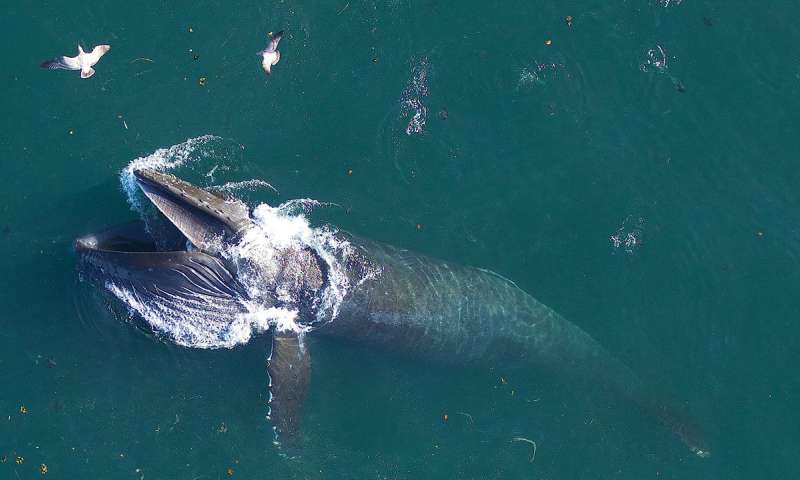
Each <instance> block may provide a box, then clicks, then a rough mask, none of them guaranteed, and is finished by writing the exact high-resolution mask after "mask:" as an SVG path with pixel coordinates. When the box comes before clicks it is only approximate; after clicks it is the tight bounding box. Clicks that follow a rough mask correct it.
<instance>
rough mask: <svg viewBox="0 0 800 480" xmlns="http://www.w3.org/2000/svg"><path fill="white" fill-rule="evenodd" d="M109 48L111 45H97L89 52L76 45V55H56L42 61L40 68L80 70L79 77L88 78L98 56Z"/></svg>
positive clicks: (92, 73)
mask: <svg viewBox="0 0 800 480" xmlns="http://www.w3.org/2000/svg"><path fill="white" fill-rule="evenodd" d="M109 50H111V45H98V46H96V47H94V48H93V49H92V52H91V53H86V52H84V51H83V47H81V46H80V45H78V56H77V57H56V58H54V59H52V60H47V61H46V62H42V68H46V69H48V70H58V69H64V70H80V71H81V78H89V77H91V76H92V75H94V68H92V66H93V65H94V64H95V63H97V62H99V61H100V57H102V56H103V55H105V53H106V52H107V51H109Z"/></svg>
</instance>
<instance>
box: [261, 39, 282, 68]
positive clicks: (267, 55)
mask: <svg viewBox="0 0 800 480" xmlns="http://www.w3.org/2000/svg"><path fill="white" fill-rule="evenodd" d="M281 38H283V31H280V32H278V33H276V34H275V35H272V37H271V38H270V41H269V44H268V45H267V48H265V49H264V50H262V51H260V52H258V55H261V68H263V69H264V72H265V73H266V74H267V75H269V74H271V73H272V66H273V65H275V64H276V63H278V62H279V61H280V59H281V52H279V51H278V43H279V42H280V41H281Z"/></svg>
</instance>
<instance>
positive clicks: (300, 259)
mask: <svg viewBox="0 0 800 480" xmlns="http://www.w3.org/2000/svg"><path fill="white" fill-rule="evenodd" d="M136 177H137V180H138V182H139V185H140V187H141V188H142V190H143V192H144V193H145V194H146V195H147V197H148V198H149V199H150V200H151V201H152V202H153V203H154V205H155V206H156V207H157V208H159V210H160V211H161V212H162V213H164V215H165V216H166V217H167V218H169V220H170V221H172V223H173V224H174V225H175V226H176V227H177V228H178V229H179V230H180V231H181V232H182V233H183V235H185V237H186V238H187V239H188V240H190V241H191V243H192V244H194V245H195V246H196V247H197V248H198V249H199V251H198V250H195V251H191V252H141V251H137V252H119V251H116V250H118V249H115V248H113V246H109V243H108V242H106V241H103V238H105V237H108V236H109V235H108V234H106V235H105V237H104V236H103V235H99V236H98V235H95V236H89V237H84V238H82V239H79V240H78V241H77V242H76V250H77V251H78V252H79V253H80V254H81V258H82V263H83V264H84V265H86V268H85V271H90V272H91V273H93V274H94V275H95V276H97V275H100V276H105V277H108V276H113V277H114V280H115V281H125V282H129V284H130V286H132V287H133V288H135V289H136V290H137V292H142V293H141V294H142V295H147V294H148V292H150V291H152V290H155V293H154V294H153V295H158V294H160V293H159V292H164V291H166V292H168V293H169V295H186V297H187V298H191V297H192V293H193V292H200V293H204V294H206V295H207V298H212V299H214V301H213V302H212V303H217V302H218V300H217V297H219V304H220V305H227V304H226V303H225V301H224V299H225V297H231V298H234V299H235V298H237V297H238V296H241V295H244V293H243V291H242V289H241V288H240V286H239V285H238V284H237V281H236V278H235V277H236V272H235V271H233V270H232V267H231V266H229V265H226V264H225V262H224V261H222V260H221V259H219V258H218V253H219V251H218V249H219V245H220V244H219V242H218V241H212V240H213V239H217V240H218V239H220V238H223V239H224V238H228V239H229V241H234V240H235V239H236V238H237V237H238V235H240V234H241V232H242V231H246V230H247V228H248V224H249V223H250V222H251V220H250V217H249V212H248V211H247V209H246V208H244V207H243V204H241V203H237V202H235V201H234V202H231V201H230V199H224V198H221V197H219V196H217V195H214V194H212V193H209V192H207V191H205V190H203V189H200V188H198V187H195V186H194V185H191V184H189V183H187V182H184V181H183V180H180V179H177V178H175V177H173V176H171V175H167V174H163V173H160V172H155V171H151V170H143V171H139V172H136ZM116 235H122V236H124V237H133V236H134V235H131V234H127V233H125V232H124V231H123V232H121V233H120V232H117V233H116ZM337 235H339V236H340V237H341V238H340V239H341V240H347V242H348V243H349V244H350V245H351V247H352V249H351V252H350V253H349V254H348V255H347V256H346V257H343V258H341V259H340V261H341V262H342V263H343V264H344V266H345V270H346V274H347V276H348V277H349V283H350V288H349V289H348V291H347V293H346V295H345V296H344V298H343V299H342V302H341V304H340V306H339V311H338V314H337V315H336V316H335V318H334V317H333V316H332V314H331V312H327V313H324V312H323V313H321V312H319V311H317V309H316V306H318V305H319V302H318V301H316V300H319V296H320V295H321V294H322V292H323V291H324V289H325V287H326V285H327V282H328V281H329V279H328V278H327V275H328V272H327V271H326V268H325V266H324V262H322V261H321V260H320V259H319V258H317V256H316V254H315V253H314V252H313V251H312V250H311V249H292V250H290V251H286V252H283V255H282V256H281V257H280V259H279V260H278V261H279V262H281V263H282V264H284V265H290V264H291V265H293V266H297V265H300V266H301V271H302V273H303V276H304V277H305V278H304V281H303V282H301V283H300V284H299V285H301V286H300V287H299V288H300V289H301V290H302V291H301V292H295V293H297V294H299V295H300V297H302V298H306V299H307V300H308V301H306V302H303V303H302V305H301V308H300V314H301V316H302V317H303V318H302V320H303V322H305V323H309V324H310V323H314V324H316V325H318V326H317V328H316V329H315V330H314V331H312V333H311V334H314V335H321V336H329V337H342V338H347V339H348V340H349V341H358V342H362V343H365V344H368V345H374V346H378V347H381V348H382V349H384V350H390V351H396V352H399V353H402V354H403V355H407V356H413V357H416V358H422V359H429V360H433V361H438V362H444V363H450V364H453V363H456V364H458V363H460V364H469V363H483V362H487V361H491V362H492V363H493V364H495V365H497V364H502V365H512V364H516V365H523V366H533V367H540V368H544V369H548V370H551V371H555V372H562V373H565V374H567V376H572V377H583V378H590V379H592V380H595V381H597V382H599V383H601V384H603V385H605V386H607V387H608V388H610V389H611V390H613V391H615V392H616V393H617V394H619V395H620V396H621V397H623V398H627V399H628V400H629V401H631V402H632V403H633V404H635V405H637V406H638V407H640V408H641V409H642V410H643V411H644V412H645V413H646V414H649V415H651V416H653V417H654V418H656V419H658V420H659V421H660V422H661V423H662V424H663V425H665V426H666V427H667V428H669V429H670V430H672V431H673V432H674V433H675V434H676V435H677V436H678V437H679V438H680V439H681V440H682V441H683V442H684V443H685V444H686V445H687V446H688V447H689V448H690V449H691V450H692V452H694V453H695V454H697V455H698V456H701V457H704V456H707V455H708V454H709V449H708V447H707V446H706V444H705V441H704V438H703V435H702V433H701V431H700V429H699V428H697V426H696V425H695V424H694V423H693V422H692V421H691V420H690V419H689V418H688V417H686V416H684V415H682V414H681V413H679V410H675V409H673V408H671V406H670V405H668V404H667V403H665V402H663V401H661V400H660V398H659V397H658V396H657V395H654V394H653V393H652V392H651V390H650V389H649V388H648V387H646V386H645V385H644V384H643V382H641V381H640V380H639V378H638V377H637V376H636V375H635V374H634V373H633V372H632V371H631V370H630V369H629V368H628V367H627V366H625V365H624V364H623V363H622V362H620V361H619V360H617V359H616V358H615V357H614V356H613V355H611V354H610V353H609V352H607V351H606V350H605V349H604V348H603V347H602V346H601V345H599V344H598V343H597V342H596V341H595V340H594V339H593V338H592V337H591V336H589V335H588V334H587V333H586V332H584V331H583V330H581V329H580V328H579V327H577V326H576V325H574V324H572V323H570V322H568V321H567V320H565V319H564V318H563V317H561V316H560V315H559V314H557V313H556V312H555V311H553V310H552V309H550V308H549V307H547V306H545V305H543V304H542V303H540V302H539V301H537V300H536V299H535V298H533V297H532V296H531V295H529V294H527V293H525V292H524V291H522V290H521V289H519V288H518V287H517V286H516V285H515V284H513V283H512V282H511V281H509V280H507V279H505V278H503V277H501V276H499V275H497V274H494V273H492V272H489V271H486V270H481V269H477V268H471V267H466V266H461V265H457V264H453V263H448V262H444V261H441V260H437V259H433V258H430V257H427V256H425V255H420V254H417V253H413V252H410V251H407V250H402V249H399V248H395V247H392V246H388V245H384V244H381V243H378V242H373V241H370V240H366V239H362V238H359V237H357V236H353V235H349V234H346V233H338V234H337ZM87 239H88V240H87ZM103 267H105V268H103ZM281 271H282V270H279V273H278V274H277V276H276V278H277V277H280V275H281V273H280V272H281ZM98 272H99V273H98ZM148 279H149V280H151V282H150V283H148V281H147V280H148ZM276 281H277V280H276ZM151 283H155V284H156V285H151ZM181 292H183V293H181ZM209 292H210V293H209ZM209 295H210V297H209ZM154 298H155V297H154ZM260 300H262V301H263V299H260ZM230 303H231V305H234V304H235V302H233V301H231V302H230ZM208 308H209V311H212V310H213V311H214V312H215V314H219V307H213V306H211V305H209V307H208ZM226 308H229V309H230V311H231V312H235V307H234V306H229V307H226ZM326 315H327V317H326ZM310 358H311V356H310V352H308V351H307V349H306V347H305V345H304V342H303V338H302V336H298V335H297V334H293V333H291V332H273V352H272V355H271V359H270V362H269V373H270V378H271V385H270V387H271V392H272V401H271V409H272V418H273V421H274V423H275V425H276V428H277V430H278V431H279V432H280V433H282V434H284V436H285V438H291V437H292V434H293V433H294V432H296V430H297V429H298V428H299V424H300V418H301V407H302V403H303V399H304V398H305V396H306V389H307V388H308V386H309V383H310V382H309V379H310V373H311V361H310Z"/></svg>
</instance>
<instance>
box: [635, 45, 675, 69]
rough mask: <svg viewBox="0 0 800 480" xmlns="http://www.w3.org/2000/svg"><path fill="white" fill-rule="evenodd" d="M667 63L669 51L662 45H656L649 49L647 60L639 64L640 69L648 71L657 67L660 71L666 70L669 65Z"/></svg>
mask: <svg viewBox="0 0 800 480" xmlns="http://www.w3.org/2000/svg"><path fill="white" fill-rule="evenodd" d="M667 63H668V57H667V52H665V51H664V49H663V48H662V47H661V45H656V46H655V47H653V48H651V49H650V50H648V51H647V60H645V61H644V62H643V63H641V64H640V65H639V70H641V71H643V72H648V71H650V70H651V69H655V70H656V71H659V72H666V71H667V67H668V65H667Z"/></svg>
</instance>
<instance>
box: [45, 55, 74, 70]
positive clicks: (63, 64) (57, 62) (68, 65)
mask: <svg viewBox="0 0 800 480" xmlns="http://www.w3.org/2000/svg"><path fill="white" fill-rule="evenodd" d="M41 66H42V68H46V69H48V70H58V69H64V70H80V69H81V65H80V63H78V57H56V58H54V59H52V60H47V61H45V62H42V65H41Z"/></svg>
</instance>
